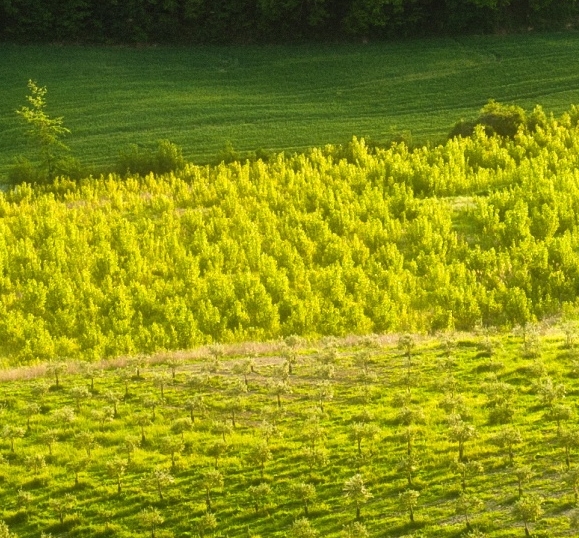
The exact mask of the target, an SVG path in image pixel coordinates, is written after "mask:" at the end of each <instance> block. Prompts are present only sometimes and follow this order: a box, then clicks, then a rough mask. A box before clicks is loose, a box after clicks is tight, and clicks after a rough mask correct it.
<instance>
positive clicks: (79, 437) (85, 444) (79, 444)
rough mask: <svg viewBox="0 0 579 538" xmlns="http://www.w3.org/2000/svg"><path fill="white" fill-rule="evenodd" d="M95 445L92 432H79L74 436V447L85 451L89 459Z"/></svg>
mask: <svg viewBox="0 0 579 538" xmlns="http://www.w3.org/2000/svg"><path fill="white" fill-rule="evenodd" d="M95 445H96V440H95V437H94V434H93V433H92V432H88V431H84V432H79V433H77V434H76V435H75V436H74V446H75V447H76V448H80V449H84V450H86V455H87V457H89V458H90V457H91V454H92V450H93V448H94V447H95Z"/></svg>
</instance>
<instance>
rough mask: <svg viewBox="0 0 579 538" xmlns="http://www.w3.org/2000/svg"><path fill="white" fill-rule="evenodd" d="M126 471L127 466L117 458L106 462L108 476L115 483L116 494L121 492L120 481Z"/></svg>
mask: <svg viewBox="0 0 579 538" xmlns="http://www.w3.org/2000/svg"><path fill="white" fill-rule="evenodd" d="M126 470H127V464H126V463H125V462H124V461H123V460H121V459H119V458H114V459H112V460H110V461H108V462H107V473H108V475H109V476H110V477H111V478H114V479H115V480H116V481H117V493H121V491H122V483H121V480H122V478H123V476H124V475H125V471H126Z"/></svg>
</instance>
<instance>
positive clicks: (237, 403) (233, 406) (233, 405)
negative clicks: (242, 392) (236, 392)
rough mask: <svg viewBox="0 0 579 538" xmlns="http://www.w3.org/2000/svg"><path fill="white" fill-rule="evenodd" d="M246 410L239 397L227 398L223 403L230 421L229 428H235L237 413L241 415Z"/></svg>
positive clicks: (243, 402)
mask: <svg viewBox="0 0 579 538" xmlns="http://www.w3.org/2000/svg"><path fill="white" fill-rule="evenodd" d="M245 408H246V402H245V400H244V399H243V398H241V396H235V397H234V398H228V399H227V400H226V401H225V409H226V410H227V412H228V413H229V418H230V419H231V426H232V427H233V428H236V427H237V423H236V421H235V419H236V417H237V416H238V414H239V413H241V412H242V411H243V410H244V409H245Z"/></svg>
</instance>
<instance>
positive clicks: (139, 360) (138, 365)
mask: <svg viewBox="0 0 579 538" xmlns="http://www.w3.org/2000/svg"><path fill="white" fill-rule="evenodd" d="M148 360H149V357H148V356H147V355H143V354H140V355H136V356H135V357H133V358H132V359H131V360H130V361H129V363H130V365H131V367H132V368H134V370H135V378H136V379H142V377H143V376H142V375H141V370H143V368H144V367H145V366H146V364H147V362H148Z"/></svg>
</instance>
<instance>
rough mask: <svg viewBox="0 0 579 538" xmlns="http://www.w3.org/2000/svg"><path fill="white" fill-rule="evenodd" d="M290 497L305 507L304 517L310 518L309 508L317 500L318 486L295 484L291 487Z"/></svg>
mask: <svg viewBox="0 0 579 538" xmlns="http://www.w3.org/2000/svg"><path fill="white" fill-rule="evenodd" d="M289 491H290V495H291V496H292V497H293V498H294V499H296V500H297V501H299V502H301V503H302V504H303V507H304V516H305V517H308V515H309V514H308V508H309V506H310V504H312V503H313V502H314V501H315V499H316V486H314V485H313V484H307V483H306V482H295V483H293V484H291V485H290V488H289Z"/></svg>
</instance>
